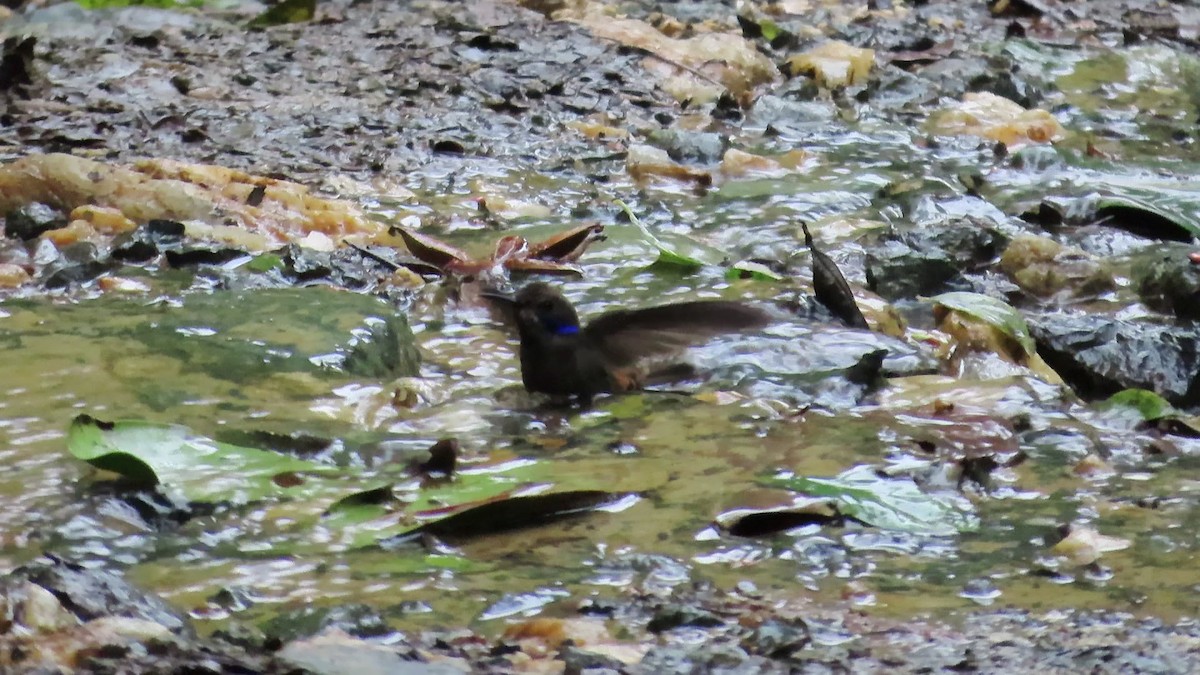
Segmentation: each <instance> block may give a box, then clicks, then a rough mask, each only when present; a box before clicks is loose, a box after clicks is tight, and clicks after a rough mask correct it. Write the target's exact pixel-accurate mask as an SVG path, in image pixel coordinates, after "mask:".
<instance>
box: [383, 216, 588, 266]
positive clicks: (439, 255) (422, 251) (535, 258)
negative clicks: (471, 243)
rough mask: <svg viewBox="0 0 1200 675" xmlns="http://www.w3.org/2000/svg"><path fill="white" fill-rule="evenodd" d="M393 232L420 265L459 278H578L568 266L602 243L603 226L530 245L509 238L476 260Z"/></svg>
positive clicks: (409, 233)
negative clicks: (502, 274)
mask: <svg viewBox="0 0 1200 675" xmlns="http://www.w3.org/2000/svg"><path fill="white" fill-rule="evenodd" d="M392 231H393V232H394V233H395V234H398V235H400V237H401V238H402V239H403V240H404V245H405V246H407V247H408V251H409V253H411V254H412V255H413V256H414V257H416V258H417V259H418V260H420V261H421V262H424V263H427V264H430V265H433V266H434V267H436V268H438V269H439V270H441V271H442V272H443V273H444V274H457V275H462V276H470V275H475V274H482V273H487V272H494V271H498V270H501V269H507V270H510V271H513V270H516V271H522V272H544V273H547V274H580V275H581V274H582V273H583V272H582V271H581V270H580V269H579V268H578V267H576V266H575V265H573V264H571V263H574V262H575V261H576V260H579V258H580V256H582V255H583V253H584V251H586V250H587V248H588V247H589V246H591V245H592V243H593V242H596V241H601V240H603V239H604V226H603V225H599V224H596V223H592V224H589V225H580V226H579V227H575V228H572V229H570V230H566V231H564V232H560V233H558V234H556V235H554V236H552V237H550V238H549V239H546V240H544V241H540V242H537V243H533V244H531V243H529V241H528V240H526V239H525V238H524V237H521V236H519V235H512V234H510V235H506V236H504V237H501V238H500V239H499V240H498V241H497V242H496V245H495V247H493V249H492V253H491V255H490V256H488V257H487V258H475V257H472V256H471V254H469V253H467V252H466V251H463V250H462V249H459V248H456V247H454V246H451V245H450V244H447V243H446V242H444V241H441V240H440V239H435V238H434V237H430V236H428V235H424V234H421V233H419V232H414V231H412V230H410V229H408V228H406V227H401V226H398V225H397V226H394V227H393V228H392Z"/></svg>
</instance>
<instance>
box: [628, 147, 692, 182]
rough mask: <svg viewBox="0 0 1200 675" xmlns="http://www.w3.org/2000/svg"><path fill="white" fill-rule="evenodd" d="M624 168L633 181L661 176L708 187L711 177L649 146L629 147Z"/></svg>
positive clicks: (665, 152)
mask: <svg viewBox="0 0 1200 675" xmlns="http://www.w3.org/2000/svg"><path fill="white" fill-rule="evenodd" d="M625 168H626V170H627V171H629V175H630V176H633V178H634V179H635V180H645V179H647V178H650V177H652V176H662V177H664V178H671V179H675V180H686V181H692V182H695V183H697V184H699V185H710V184H711V183H712V175H711V174H709V173H708V172H707V171H700V170H698V169H691V168H688V167H686V166H684V165H682V164H679V163H678V162H676V161H675V160H673V159H671V157H670V155H668V154H667V151H666V150H663V149H661V148H656V147H653V146H650V145H643V144H637V145H631V146H629V152H628V154H627V155H626V157H625Z"/></svg>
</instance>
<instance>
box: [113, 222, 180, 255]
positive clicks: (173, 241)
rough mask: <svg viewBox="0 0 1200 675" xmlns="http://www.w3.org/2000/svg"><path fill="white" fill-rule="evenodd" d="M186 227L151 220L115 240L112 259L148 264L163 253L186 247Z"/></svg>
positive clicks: (178, 223) (176, 223) (177, 223)
mask: <svg viewBox="0 0 1200 675" xmlns="http://www.w3.org/2000/svg"><path fill="white" fill-rule="evenodd" d="M184 234H185V227H184V224H183V223H180V222H177V221H174V220H157V219H156V220H151V221H149V222H147V223H146V224H144V225H141V226H139V227H138V228H137V229H136V230H134V231H132V232H126V233H125V234H122V235H120V236H118V237H117V238H116V239H115V240H113V248H112V257H113V258H115V259H117V260H121V261H124V262H131V263H141V262H147V261H149V260H151V259H153V258H154V257H156V256H157V255H158V254H159V253H162V252H163V251H178V250H180V249H181V248H182V247H183V245H184Z"/></svg>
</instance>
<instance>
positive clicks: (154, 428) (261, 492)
mask: <svg viewBox="0 0 1200 675" xmlns="http://www.w3.org/2000/svg"><path fill="white" fill-rule="evenodd" d="M67 449H68V450H69V451H70V453H71V454H72V455H74V456H75V457H77V458H79V459H82V460H83V461H85V462H87V463H88V464H91V465H92V466H94V467H96V468H98V469H103V470H105V471H112V472H115V473H118V474H121V475H122V476H125V477H126V478H128V479H130V480H133V481H135V482H137V483H139V484H142V485H146V486H150V485H159V484H161V485H163V486H165V487H167V488H169V489H172V490H176V491H178V492H179V493H180V494H182V495H183V497H185V498H186V499H188V500H189V501H193V502H230V503H235V504H243V503H246V502H250V501H255V500H259V499H264V498H267V497H279V496H288V495H292V494H298V493H304V492H305V488H304V487H303V486H305V485H306V484H308V483H309V482H311V481H312V480H313V478H315V477H310V476H303V475H299V474H302V473H329V472H334V471H336V469H335V468H334V467H330V466H328V465H323V464H316V463H313V462H308V461H304V460H301V459H296V458H294V457H288V456H286V455H281V454H279V453H276V452H268V451H266V450H259V449H256V448H246V447H241V446H237V445H230V444H227V443H219V442H217V441H214V440H212V439H210V438H206V437H204V436H200V435H197V434H195V433H193V432H192V431H191V430H190V429H188V428H187V427H183V426H179V425H174V424H154V423H151V422H141V421H120V422H102V421H100V420H97V419H95V418H93V417H90V416H88V415H80V416H79V417H76V418H75V420H74V421H73V422H71V428H70V430H69V431H68V432H67Z"/></svg>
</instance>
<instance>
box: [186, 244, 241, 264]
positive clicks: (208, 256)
mask: <svg viewBox="0 0 1200 675" xmlns="http://www.w3.org/2000/svg"><path fill="white" fill-rule="evenodd" d="M245 255H246V252H245V251H242V250H240V249H236V248H229V247H227V246H221V245H220V244H211V243H195V244H191V245H187V246H183V247H181V248H179V249H178V250H172V251H167V264H169V265H170V266H171V267H174V268H176V269H178V268H183V267H195V266H197V265H224V264H225V263H227V262H230V261H233V260H237V259H238V258H241V257H244V256H245Z"/></svg>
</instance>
